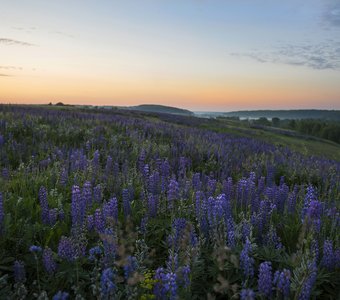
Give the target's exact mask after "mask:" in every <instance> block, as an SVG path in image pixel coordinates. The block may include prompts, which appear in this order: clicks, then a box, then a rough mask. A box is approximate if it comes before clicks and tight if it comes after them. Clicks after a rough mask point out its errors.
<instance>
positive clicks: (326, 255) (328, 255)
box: [321, 240, 334, 271]
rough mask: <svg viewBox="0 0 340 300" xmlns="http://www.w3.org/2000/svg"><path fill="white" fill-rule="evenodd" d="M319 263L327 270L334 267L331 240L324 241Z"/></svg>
mask: <svg viewBox="0 0 340 300" xmlns="http://www.w3.org/2000/svg"><path fill="white" fill-rule="evenodd" d="M321 265H322V266H323V267H325V268H326V269H328V270H329V271H331V270H333V269H334V252H333V242H332V241H331V240H325V241H324V244H323V257H322V260H321Z"/></svg>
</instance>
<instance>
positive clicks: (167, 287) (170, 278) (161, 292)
mask: <svg viewBox="0 0 340 300" xmlns="http://www.w3.org/2000/svg"><path fill="white" fill-rule="evenodd" d="M155 279H156V280H157V283H156V284H155V288H154V294H155V296H156V297H157V299H171V300H174V299H176V298H177V289H178V288H177V283H176V280H177V276H176V274H175V273H172V272H170V273H166V272H165V271H164V269H163V268H158V269H157V270H156V274H155Z"/></svg>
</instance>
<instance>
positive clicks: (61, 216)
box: [58, 208, 65, 221]
mask: <svg viewBox="0 0 340 300" xmlns="http://www.w3.org/2000/svg"><path fill="white" fill-rule="evenodd" d="M58 217H59V220H60V221H62V220H64V219H65V213H64V210H63V209H62V208H60V209H59V211H58Z"/></svg>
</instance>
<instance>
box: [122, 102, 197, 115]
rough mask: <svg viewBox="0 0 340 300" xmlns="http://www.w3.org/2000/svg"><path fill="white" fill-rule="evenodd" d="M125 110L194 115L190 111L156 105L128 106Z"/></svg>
mask: <svg viewBox="0 0 340 300" xmlns="http://www.w3.org/2000/svg"><path fill="white" fill-rule="evenodd" d="M126 109H129V110H138V111H145V112H156V113H166V114H175V115H186V116H192V115H193V114H194V113H193V112H191V111H190V110H186V109H182V108H177V107H172V106H165V105H156V104H142V105H137V106H129V107H127V108H126Z"/></svg>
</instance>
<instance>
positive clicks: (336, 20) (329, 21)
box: [322, 0, 340, 27]
mask: <svg viewBox="0 0 340 300" xmlns="http://www.w3.org/2000/svg"><path fill="white" fill-rule="evenodd" d="M322 19H323V22H324V23H325V24H326V25H328V26H335V27H340V2H339V1H338V0H332V1H328V2H327V4H326V7H325V11H324V14H323V18H322Z"/></svg>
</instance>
